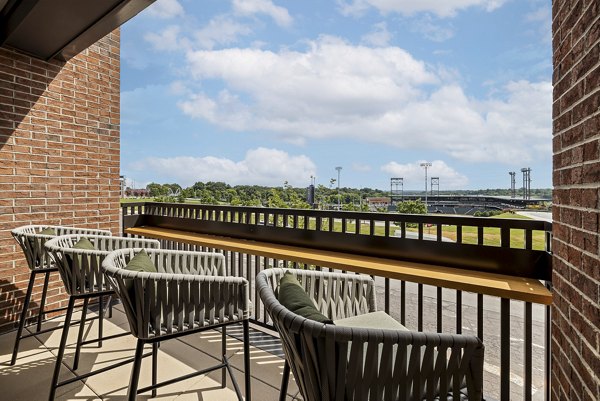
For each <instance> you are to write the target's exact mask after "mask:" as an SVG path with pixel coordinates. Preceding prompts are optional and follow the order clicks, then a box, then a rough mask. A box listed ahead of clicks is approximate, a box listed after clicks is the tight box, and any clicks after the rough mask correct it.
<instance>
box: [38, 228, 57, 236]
mask: <svg viewBox="0 0 600 401" xmlns="http://www.w3.org/2000/svg"><path fill="white" fill-rule="evenodd" d="M38 234H42V235H56V230H55V229H54V228H52V227H46V228H44V229H43V230H42V231H40V232H39V233H38Z"/></svg>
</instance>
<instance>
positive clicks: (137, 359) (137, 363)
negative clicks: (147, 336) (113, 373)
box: [127, 339, 144, 401]
mask: <svg viewBox="0 0 600 401" xmlns="http://www.w3.org/2000/svg"><path fill="white" fill-rule="evenodd" d="M143 352H144V342H143V341H142V340H140V339H138V340H137V346H136V348H135V356H134V360H133V368H132V369H131V381H130V382H129V393H128V395H127V399H128V400H129V401H135V398H136V396H137V389H138V384H139V381H140V370H141V368H142V354H143Z"/></svg>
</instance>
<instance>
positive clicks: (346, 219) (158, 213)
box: [122, 202, 552, 401]
mask: <svg viewBox="0 0 600 401" xmlns="http://www.w3.org/2000/svg"><path fill="white" fill-rule="evenodd" d="M122 211H123V229H124V230H125V229H127V228H131V227H139V226H152V227H160V228H168V229H174V230H181V231H187V232H194V233H201V234H210V235H217V236H225V237H230V238H237V239H246V240H254V241H261V242H268V243H276V244H282V245H293V246H300V247H306V248H313V249H321V250H328V251H337V252H344V253H352V254H356V255H367V256H375V257H382V258H388V259H398V260H406V261H412V262H418V263H424V264H432V265H441V266H447V267H448V268H461V269H469V270H473V271H479V272H491V273H497V274H502V275H507V276H517V277H525V278H529V279H533V280H540V281H542V282H543V283H544V284H545V285H546V286H547V287H549V288H550V286H551V284H550V279H551V275H552V266H551V253H550V252H551V249H550V246H551V235H552V234H551V232H552V225H551V224H550V223H548V222H544V221H535V220H521V219H497V218H480V217H461V216H446V215H402V214H392V213H389V214H388V213H364V212H343V211H319V210H304V209H275V208H262V207H232V206H217V205H194V204H166V203H157V202H143V203H127V204H123V205H122ZM162 242H163V244H162V245H163V246H164V247H166V248H172V249H185V250H188V249H189V250H205V249H206V248H203V247H199V246H196V245H190V244H185V243H181V242H175V241H165V240H163V241H162ZM221 251H223V250H221ZM223 252H224V253H225V255H226V257H227V260H228V264H229V266H230V267H231V270H232V274H234V275H239V276H243V277H246V278H247V279H248V280H249V281H250V283H251V286H252V287H253V284H254V277H255V276H256V274H257V273H258V272H259V271H260V270H262V269H265V268H268V267H271V266H285V267H290V268H296V267H300V268H316V269H322V268H328V267H327V266H312V265H311V266H308V265H306V264H303V263H299V262H298V261H294V260H280V259H273V258H269V257H265V256H261V255H257V254H250V253H242V252H232V251H223ZM376 283H377V284H378V294H377V295H378V299H379V302H380V304H382V305H381V306H382V307H383V309H384V310H385V311H386V312H387V313H390V314H391V315H392V316H394V317H395V318H397V319H399V320H400V322H401V323H402V324H404V325H405V326H407V327H408V328H410V329H413V330H419V331H423V330H428V331H438V332H455V333H471V334H475V335H477V336H478V337H480V338H481V339H482V340H483V341H484V343H485V345H486V366H485V370H486V385H485V388H484V390H485V391H486V399H500V400H502V401H504V400H509V399H510V400H511V399H523V400H525V401H529V400H534V399H546V400H549V399H550V396H549V377H550V365H549V361H550V359H549V352H550V349H549V346H550V341H549V339H550V333H549V330H550V306H544V305H539V304H532V303H531V302H521V301H514V300H510V299H507V298H497V297H492V296H487V295H483V294H472V293H467V292H463V291H460V290H451V289H447V288H442V287H432V286H428V285H424V284H421V283H410V282H406V281H403V280H394V279H389V278H386V277H376ZM252 301H253V303H254V311H253V316H252V321H253V322H254V323H256V324H260V325H263V326H266V327H271V326H270V323H271V322H270V321H269V319H268V316H267V314H266V313H265V311H264V308H263V306H262V305H261V303H260V300H259V298H258V296H256V294H254V293H253V299H252ZM540 340H541V341H540ZM539 342H542V343H543V344H539ZM519 354H522V357H521V356H520V355H519ZM515 355H517V356H519V357H518V358H515ZM521 389H522V390H521Z"/></svg>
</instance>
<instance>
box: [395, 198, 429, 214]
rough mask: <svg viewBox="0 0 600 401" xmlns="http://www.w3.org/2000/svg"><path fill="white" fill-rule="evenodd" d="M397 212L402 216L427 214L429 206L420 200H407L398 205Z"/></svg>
mask: <svg viewBox="0 0 600 401" xmlns="http://www.w3.org/2000/svg"><path fill="white" fill-rule="evenodd" d="M396 211H397V212H398V213H400V214H426V213H427V206H425V203H423V202H422V201H421V200H420V199H417V200H414V201H410V200H406V201H404V202H399V203H398V204H397V205H396Z"/></svg>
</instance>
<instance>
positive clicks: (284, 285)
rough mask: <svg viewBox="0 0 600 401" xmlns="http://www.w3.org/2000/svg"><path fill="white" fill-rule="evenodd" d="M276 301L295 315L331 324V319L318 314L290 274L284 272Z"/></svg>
mask: <svg viewBox="0 0 600 401" xmlns="http://www.w3.org/2000/svg"><path fill="white" fill-rule="evenodd" d="M277 299H278V300H279V302H280V303H281V304H282V305H283V306H285V307H286V308H287V309H288V310H290V311H291V312H293V313H295V314H297V315H300V316H302V317H305V318H307V319H311V320H314V321H316V322H320V323H325V324H332V323H333V321H332V320H331V319H329V318H328V317H327V316H325V315H323V314H322V313H321V312H319V310H318V309H317V308H316V306H315V304H314V302H313V301H312V299H310V297H309V296H308V294H307V293H306V291H304V288H303V287H302V286H301V285H300V283H299V282H298V279H297V278H296V276H295V275H294V274H292V273H290V272H286V273H285V274H284V275H283V277H282V278H281V280H279V293H278V296H277Z"/></svg>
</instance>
